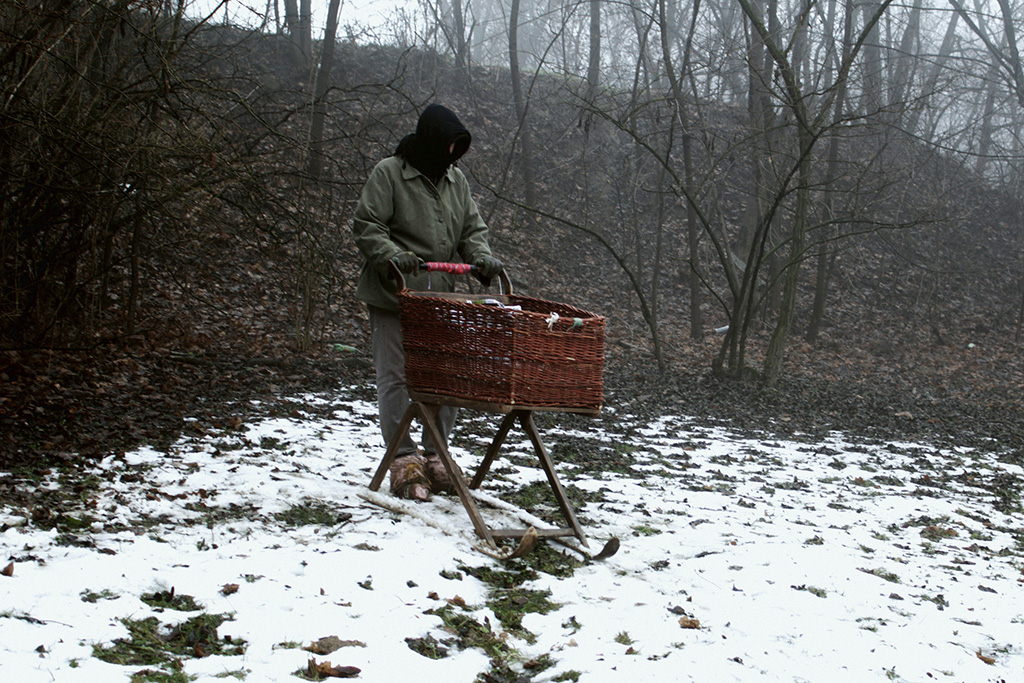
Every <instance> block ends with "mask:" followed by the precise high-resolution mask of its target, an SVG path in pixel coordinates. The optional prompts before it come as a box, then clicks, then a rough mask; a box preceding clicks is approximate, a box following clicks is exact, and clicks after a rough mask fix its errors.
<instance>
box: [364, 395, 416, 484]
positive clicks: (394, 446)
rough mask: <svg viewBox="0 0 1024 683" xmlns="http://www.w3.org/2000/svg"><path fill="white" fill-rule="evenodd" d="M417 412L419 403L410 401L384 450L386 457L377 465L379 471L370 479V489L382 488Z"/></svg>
mask: <svg viewBox="0 0 1024 683" xmlns="http://www.w3.org/2000/svg"><path fill="white" fill-rule="evenodd" d="M417 414H421V410H420V408H419V404H418V403H410V404H409V407H408V408H406V409H405V414H404V415H402V419H401V420H400V421H399V423H398V430H397V431H396V432H395V434H394V436H392V437H391V443H389V444H388V447H387V450H385V451H384V459H383V460H381V461H380V465H379V466H378V467H377V472H376V473H375V474H374V475H373V479H372V480H371V481H370V490H371V491H377V490H378V489H380V485H381V484H382V483H383V482H384V476H385V475H386V474H387V473H388V468H389V467H391V463H392V462H393V461H394V459H395V454H396V453H397V452H398V446H399V445H400V444H401V443H402V439H403V438H404V437H405V435H406V434H407V433H408V431H409V427H411V426H412V421H413V420H414V419H415V418H416V415H417Z"/></svg>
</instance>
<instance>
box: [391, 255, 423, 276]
mask: <svg viewBox="0 0 1024 683" xmlns="http://www.w3.org/2000/svg"><path fill="white" fill-rule="evenodd" d="M391 262H392V263H394V264H395V267H396V268H398V270H400V271H401V272H402V273H404V274H406V275H416V274H418V273H419V272H420V257H419V256H417V255H416V254H414V253H412V252H411V251H403V252H402V253H400V254H395V255H394V256H392V257H391Z"/></svg>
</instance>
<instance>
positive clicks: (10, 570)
mask: <svg viewBox="0 0 1024 683" xmlns="http://www.w3.org/2000/svg"><path fill="white" fill-rule="evenodd" d="M0 575H2V576H14V563H13V562H11V563H10V564H8V565H7V566H6V567H4V568H3V569H0Z"/></svg>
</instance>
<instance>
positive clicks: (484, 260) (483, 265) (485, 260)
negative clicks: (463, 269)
mask: <svg viewBox="0 0 1024 683" xmlns="http://www.w3.org/2000/svg"><path fill="white" fill-rule="evenodd" d="M473 265H475V266H476V268H477V272H479V273H480V277H481V278H483V279H485V280H490V279H491V278H493V277H495V276H497V275H498V273H500V272H501V271H502V270H504V269H505V266H503V265H501V261H499V260H498V259H496V258H494V257H493V256H481V257H480V258H478V259H477V260H476V263H474V264H473Z"/></svg>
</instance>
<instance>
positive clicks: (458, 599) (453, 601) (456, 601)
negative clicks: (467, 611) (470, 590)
mask: <svg viewBox="0 0 1024 683" xmlns="http://www.w3.org/2000/svg"><path fill="white" fill-rule="evenodd" d="M445 602H447V603H448V604H449V605H454V606H456V607H465V606H466V600H465V598H463V597H462V596H461V595H456V596H455V597H454V598H448V599H447V600H446V601H445Z"/></svg>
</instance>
